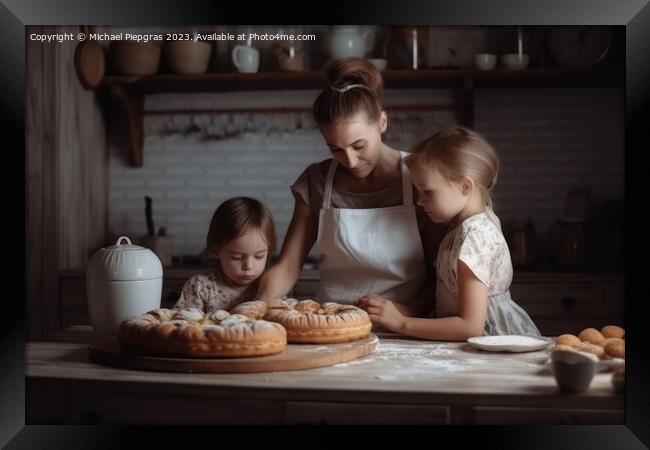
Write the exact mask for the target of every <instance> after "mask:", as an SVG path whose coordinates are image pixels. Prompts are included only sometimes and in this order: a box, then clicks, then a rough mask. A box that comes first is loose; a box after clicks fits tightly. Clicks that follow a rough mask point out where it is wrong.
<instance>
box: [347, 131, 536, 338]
mask: <svg viewBox="0 0 650 450" xmlns="http://www.w3.org/2000/svg"><path fill="white" fill-rule="evenodd" d="M406 165H407V166H408V167H409V169H410V171H411V176H412V178H413V183H414V184H415V187H416V188H417V190H418V202H417V203H418V205H421V206H422V207H423V208H424V210H425V212H426V214H427V216H428V217H429V218H430V219H431V220H432V221H433V222H434V223H438V224H445V225H446V227H447V229H446V233H445V236H444V238H443V240H442V242H441V244H440V246H439V247H438V253H437V257H436V262H435V267H436V278H437V283H436V297H435V303H436V317H435V318H415V317H408V316H406V315H404V314H402V313H401V312H400V311H399V310H398V309H397V308H395V305H393V304H392V302H390V301H388V300H386V299H381V298H378V297H377V296H373V295H368V296H365V297H363V298H361V299H360V300H359V302H358V304H359V305H360V306H361V307H363V308H364V309H366V310H367V311H368V313H369V314H370V317H371V319H372V320H373V321H374V322H375V323H378V324H380V325H382V326H384V327H386V328H388V329H390V330H393V331H396V332H399V333H403V334H407V335H411V336H415V337H420V338H424V339H431V340H448V341H463V340H466V339H467V338H469V337H472V336H479V335H505V334H522V335H537V336H538V335H540V333H539V330H538V329H537V327H536V326H535V324H534V323H533V321H532V320H531V318H530V317H529V316H528V314H527V313H526V312H525V311H524V310H523V309H522V308H521V307H520V306H518V305H517V304H516V303H515V302H514V301H513V300H512V298H511V297H510V290H509V289H510V284H511V282H512V273H513V271H512V262H511V260H510V252H509V249H508V244H507V243H506V240H505V238H504V236H503V233H502V231H501V223H500V221H499V219H498V217H497V216H496V214H495V213H494V211H493V210H492V201H491V199H490V191H491V190H492V188H493V187H494V185H495V184H496V181H497V175H498V172H499V160H498V158H497V155H496V153H495V151H494V149H493V148H492V146H491V145H490V144H489V143H488V142H487V141H486V140H485V139H484V138H483V137H482V136H481V135H480V134H478V133H476V132H474V131H472V130H469V129H467V128H464V127H460V126H456V127H451V128H448V129H444V130H442V131H439V132H438V133H436V134H434V135H433V136H431V137H430V138H428V139H426V140H424V141H423V142H421V143H419V144H418V145H417V146H416V147H415V149H414V151H413V152H412V153H411V155H409V156H408V157H407V158H406Z"/></svg>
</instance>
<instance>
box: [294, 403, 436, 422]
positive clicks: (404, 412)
mask: <svg viewBox="0 0 650 450" xmlns="http://www.w3.org/2000/svg"><path fill="white" fill-rule="evenodd" d="M285 422H286V423H290V424H408V425H416V424H447V423H449V407H448V406H438V405H400V404H380V403H326V402H287V403H286V404H285Z"/></svg>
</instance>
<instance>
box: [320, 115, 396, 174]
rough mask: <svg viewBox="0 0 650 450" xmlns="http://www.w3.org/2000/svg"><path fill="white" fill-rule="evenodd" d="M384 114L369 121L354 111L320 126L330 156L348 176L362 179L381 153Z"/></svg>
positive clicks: (384, 125)
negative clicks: (375, 119) (377, 119)
mask: <svg viewBox="0 0 650 450" xmlns="http://www.w3.org/2000/svg"><path fill="white" fill-rule="evenodd" d="M386 122H387V119H386V113H385V112H382V113H381V117H380V119H379V122H373V121H370V122H369V121H368V116H367V114H366V113H365V112H359V113H356V114H354V115H352V116H350V117H348V118H345V119H342V120H339V121H337V122H335V123H332V124H328V125H323V126H321V128H320V131H321V134H322V135H323V137H324V138H325V142H326V143H327V146H328V147H329V149H330V151H331V152H332V157H333V158H334V159H335V160H336V161H337V162H338V163H339V164H340V165H342V166H343V167H344V168H345V169H346V170H347V171H348V172H349V173H350V175H353V176H355V177H357V178H364V177H366V176H368V174H370V172H372V171H373V169H374V168H375V166H376V165H377V161H378V159H379V154H380V152H381V145H382V142H381V134H382V133H383V132H384V131H386Z"/></svg>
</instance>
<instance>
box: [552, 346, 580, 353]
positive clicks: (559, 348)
mask: <svg viewBox="0 0 650 450" xmlns="http://www.w3.org/2000/svg"><path fill="white" fill-rule="evenodd" d="M553 350H554V351H564V352H575V351H576V349H575V348H573V347H572V346H570V345H565V344H556V345H555V347H553Z"/></svg>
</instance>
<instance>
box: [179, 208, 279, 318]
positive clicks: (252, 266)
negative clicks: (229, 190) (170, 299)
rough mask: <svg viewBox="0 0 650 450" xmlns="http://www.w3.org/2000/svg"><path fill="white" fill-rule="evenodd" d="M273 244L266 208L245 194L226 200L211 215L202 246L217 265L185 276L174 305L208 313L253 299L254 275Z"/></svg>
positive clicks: (273, 234)
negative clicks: (209, 269)
mask: <svg viewBox="0 0 650 450" xmlns="http://www.w3.org/2000/svg"><path fill="white" fill-rule="evenodd" d="M274 248H275V227H274V225H273V217H272V216H271V213H270V212H269V210H268V209H267V208H266V207H265V206H264V205H263V204H262V203H260V202H259V201H257V200H255V199H252V198H248V197H235V198H231V199H230V200H226V201H225V202H223V203H222V204H221V205H219V207H218V208H217V210H216V211H215V212H214V214H213V215H212V220H211V221H210V229H209V231H208V236H207V239H206V248H205V250H204V252H205V254H206V255H207V256H208V257H210V258H214V259H216V260H218V261H219V267H218V269H216V270H214V271H212V272H210V273H202V274H196V275H193V276H192V277H191V278H190V279H189V280H187V281H186V282H185V285H184V286H183V291H182V293H181V295H180V298H179V299H178V301H177V302H176V304H175V305H174V308H175V309H189V308H198V309H200V310H202V311H204V312H206V313H210V312H214V311H216V310H218V309H224V310H229V309H231V308H233V307H235V306H236V305H238V304H240V303H243V302H247V301H250V300H254V299H255V297H256V294H257V289H258V287H259V286H258V278H259V276H260V275H262V273H263V272H264V269H265V267H266V262H267V259H268V256H269V253H270V252H272V251H273V250H274Z"/></svg>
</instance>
